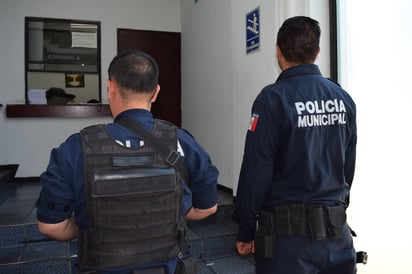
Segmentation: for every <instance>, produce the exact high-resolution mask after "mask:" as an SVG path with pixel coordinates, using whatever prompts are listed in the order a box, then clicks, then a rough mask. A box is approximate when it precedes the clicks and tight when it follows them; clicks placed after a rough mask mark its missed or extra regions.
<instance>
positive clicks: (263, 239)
mask: <svg viewBox="0 0 412 274" xmlns="http://www.w3.org/2000/svg"><path fill="white" fill-rule="evenodd" d="M275 238H276V236H275V231H274V218H273V213H271V212H262V213H261V214H259V221H258V230H257V231H256V236H255V252H256V254H257V255H259V256H262V257H265V258H272V259H273V258H275Z"/></svg>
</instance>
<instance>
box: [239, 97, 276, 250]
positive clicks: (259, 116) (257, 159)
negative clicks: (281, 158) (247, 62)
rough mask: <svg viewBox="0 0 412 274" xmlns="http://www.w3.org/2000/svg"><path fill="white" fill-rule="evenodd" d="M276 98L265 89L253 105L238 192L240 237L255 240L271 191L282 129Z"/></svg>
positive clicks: (244, 240)
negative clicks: (266, 92)
mask: <svg viewBox="0 0 412 274" xmlns="http://www.w3.org/2000/svg"><path fill="white" fill-rule="evenodd" d="M272 100H273V99H272V98H269V97H268V96H267V94H265V93H263V92H262V93H261V94H260V95H259V96H258V97H257V98H256V100H255V102H254V104H253V107H252V118H251V123H250V126H249V129H248V131H247V134H246V141H245V148H244V155H243V161H242V166H241V171H240V176H239V183H238V189H237V195H236V218H237V221H238V223H239V233H238V240H239V241H242V242H249V241H251V240H254V237H255V230H256V220H257V215H258V213H259V211H260V209H261V208H262V206H263V203H264V201H265V197H266V196H267V195H268V193H269V192H270V191H269V190H270V186H271V182H272V176H273V170H274V165H275V157H276V147H277V146H276V144H277V142H278V138H279V137H278V136H279V129H278V125H277V122H276V121H274V119H273V109H274V106H273V102H271V101H272Z"/></svg>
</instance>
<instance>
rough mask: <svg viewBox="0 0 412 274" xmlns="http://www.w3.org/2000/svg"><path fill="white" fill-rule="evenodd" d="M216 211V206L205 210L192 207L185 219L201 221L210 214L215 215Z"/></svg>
mask: <svg viewBox="0 0 412 274" xmlns="http://www.w3.org/2000/svg"><path fill="white" fill-rule="evenodd" d="M216 210H217V204H216V205H214V206H213V207H211V208H206V209H198V208H194V207H192V208H191V209H190V210H189V212H188V213H187V214H186V219H188V220H190V221H197V220H202V219H204V218H206V217H208V216H210V215H212V214H215V213H216Z"/></svg>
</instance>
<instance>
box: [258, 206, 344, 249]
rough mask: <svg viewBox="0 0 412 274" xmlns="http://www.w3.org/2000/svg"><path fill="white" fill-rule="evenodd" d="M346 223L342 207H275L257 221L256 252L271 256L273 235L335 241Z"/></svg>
mask: <svg viewBox="0 0 412 274" xmlns="http://www.w3.org/2000/svg"><path fill="white" fill-rule="evenodd" d="M345 223H346V211H345V208H344V207H343V206H315V205H306V204H303V203H295V204H282V205H276V206H274V207H273V208H272V209H271V210H265V211H262V212H261V213H260V214H259V218H258V229H257V232H256V239H255V242H256V248H257V250H256V252H257V253H258V254H261V255H264V256H265V257H273V255H274V242H275V241H274V239H275V235H288V236H307V235H310V236H311V237H312V239H313V240H324V239H327V238H329V239H338V238H340V237H341V235H342V231H343V227H344V225H345Z"/></svg>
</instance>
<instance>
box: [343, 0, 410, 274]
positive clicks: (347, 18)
mask: <svg viewBox="0 0 412 274" xmlns="http://www.w3.org/2000/svg"><path fill="white" fill-rule="evenodd" d="M340 2H341V4H342V8H343V9H342V18H341V23H342V24H343V25H342V26H343V27H344V28H343V29H342V35H341V38H342V39H341V43H340V44H341V45H342V51H341V53H342V58H341V61H340V63H341V64H342V67H341V75H342V81H341V82H342V85H343V87H344V88H345V89H347V90H348V91H349V92H350V93H351V95H352V96H353V98H354V100H355V102H356V104H357V110H358V117H357V119H358V149H357V164H356V173H355V179H354V183H353V187H352V191H351V205H350V207H349V208H350V213H351V215H350V222H351V224H352V226H353V228H354V229H355V230H356V232H357V234H358V237H357V238H355V244H356V246H357V247H358V248H359V249H364V250H366V251H368V254H369V262H368V264H367V265H365V266H362V265H360V266H359V273H365V274H369V273H370V274H387V273H391V274H409V273H412V264H411V261H410V260H411V258H412V251H411V247H412V235H411V227H412V218H411V217H410V216H411V210H412V206H411V198H410V197H411V187H410V185H411V182H412V179H411V175H410V170H411V166H412V165H411V163H412V161H411V155H412V145H411V140H412V124H411V117H412V107H411V106H412V88H411V85H410V78H411V75H412V68H411V63H412V53H411V49H412V36H411V26H412V17H411V16H410V10H411V9H412V3H411V2H410V1H407V0H399V1H391V2H390V3H389V2H387V1H372V0H369V1H353V0H349V1H348V0H345V1H340ZM365 11H367V12H365Z"/></svg>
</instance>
